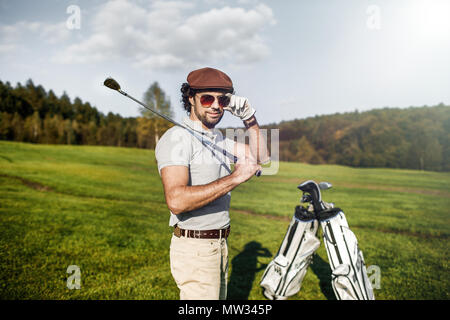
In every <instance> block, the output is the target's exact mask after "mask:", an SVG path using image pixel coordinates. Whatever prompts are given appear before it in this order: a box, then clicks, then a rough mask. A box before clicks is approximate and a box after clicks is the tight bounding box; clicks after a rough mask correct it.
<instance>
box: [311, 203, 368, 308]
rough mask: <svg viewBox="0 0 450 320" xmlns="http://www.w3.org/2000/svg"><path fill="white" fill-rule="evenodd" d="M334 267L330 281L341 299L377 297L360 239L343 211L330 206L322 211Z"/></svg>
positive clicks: (329, 252) (328, 248) (325, 234)
mask: <svg viewBox="0 0 450 320" xmlns="http://www.w3.org/2000/svg"><path fill="white" fill-rule="evenodd" d="M319 220H320V225H321V227H322V230H323V239H324V242H325V248H326V249H327V255H328V261H329V263H330V267H331V272H332V275H331V283H332V286H333V290H334V294H335V295H336V298H337V299H338V300H374V299H375V297H374V295H373V289H372V285H371V283H370V281H369V277H368V276H367V270H366V266H365V264H364V257H363V254H362V251H361V250H360V249H359V248H358V240H357V239H356V236H355V234H354V233H353V232H352V231H351V230H350V228H349V227H348V223H347V219H346V218H345V215H344V212H342V210H341V209H339V208H330V209H328V210H325V211H322V212H321V213H320V214H319Z"/></svg>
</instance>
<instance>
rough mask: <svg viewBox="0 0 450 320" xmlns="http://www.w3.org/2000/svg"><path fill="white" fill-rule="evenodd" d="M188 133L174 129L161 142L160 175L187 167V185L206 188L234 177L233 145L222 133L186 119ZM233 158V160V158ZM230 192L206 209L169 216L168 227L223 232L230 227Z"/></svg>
mask: <svg viewBox="0 0 450 320" xmlns="http://www.w3.org/2000/svg"><path fill="white" fill-rule="evenodd" d="M183 122H184V124H185V125H186V127H188V129H186V128H182V127H180V126H175V127H172V128H170V129H169V130H167V131H166V132H165V133H164V135H163V136H162V137H161V139H160V140H159V141H158V144H157V145H156V149H155V156H156V160H157V162H158V171H159V174H160V175H161V169H162V168H164V167H166V166H173V165H176V166H186V167H187V168H188V170H189V182H188V185H190V186H196V185H204V184H208V183H210V182H213V181H215V180H217V179H220V178H222V177H225V176H227V175H229V174H230V173H231V167H230V159H229V157H227V156H226V155H225V153H228V155H229V156H230V155H232V154H233V150H234V141H233V140H231V139H227V138H225V137H224V136H223V135H222V133H221V132H220V130H218V129H212V130H206V129H204V128H203V127H202V125H201V123H200V122H199V121H192V120H191V119H189V118H185V119H184V121H183ZM231 158H232V156H231ZM230 199H231V192H228V193H227V194H226V195H224V196H222V197H220V198H218V199H216V200H214V201H213V202H211V203H209V204H207V205H206V206H204V207H202V208H199V209H196V210H193V211H188V212H183V213H180V214H178V215H175V214H173V213H172V212H170V220H169V225H170V226H175V225H176V224H177V225H178V226H179V227H180V228H182V229H188V230H211V229H223V228H226V227H228V226H229V225H230V215H229V209H230Z"/></svg>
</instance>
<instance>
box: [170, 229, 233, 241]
mask: <svg viewBox="0 0 450 320" xmlns="http://www.w3.org/2000/svg"><path fill="white" fill-rule="evenodd" d="M173 234H174V235H175V236H176V237H178V238H179V237H186V238H195V239H219V238H227V237H228V235H229V234H230V227H228V228H226V229H215V230H186V229H181V228H179V227H178V226H175V229H174V230H173Z"/></svg>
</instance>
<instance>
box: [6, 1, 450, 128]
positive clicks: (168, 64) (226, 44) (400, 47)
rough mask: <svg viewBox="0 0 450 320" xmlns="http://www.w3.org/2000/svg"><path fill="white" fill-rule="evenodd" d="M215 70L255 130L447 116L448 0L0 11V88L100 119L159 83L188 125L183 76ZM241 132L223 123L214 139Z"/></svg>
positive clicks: (130, 4) (124, 110)
mask: <svg viewBox="0 0 450 320" xmlns="http://www.w3.org/2000/svg"><path fill="white" fill-rule="evenodd" d="M202 67H214V68H218V69H220V70H222V71H224V72H225V73H227V74H228V75H229V76H230V77H231V79H232V80H233V84H234V88H235V92H236V94H237V95H238V96H244V97H247V98H248V99H249V101H250V104H251V105H252V107H253V108H254V109H255V110H256V117H257V119H258V122H259V123H260V124H269V123H277V122H280V121H285V120H292V119H304V118H307V117H312V116H316V115H324V114H334V113H344V112H353V111H355V110H358V111H365V110H370V109H374V108H384V107H400V108H406V107H410V106H423V105H428V106H431V105H436V104H439V103H441V102H443V103H445V104H450V1H448V0H370V1H369V0H317V1H300V0H291V1H290V0H283V1H280V0H278V1H269V0H267V1H263V0H234V1H223V0H188V1H142V0H111V1H100V0H90V1H87V0H83V1H82V0H79V1H76V0H67V1H66V0H40V1H24V0H15V1H12V0H0V80H1V81H3V82H6V81H9V82H10V83H11V84H12V85H13V86H15V85H16V83H17V82H20V83H22V84H25V82H26V81H27V80H28V79H30V78H31V79H32V80H33V82H34V83H35V84H36V85H37V84H41V85H43V87H44V88H45V89H46V90H47V91H48V90H50V89H52V90H53V91H54V92H55V93H56V94H57V95H61V94H62V93H63V92H66V93H67V94H68V95H69V97H70V98H71V99H72V100H73V99H74V98H75V97H79V98H80V99H82V100H83V101H87V102H89V103H91V105H93V106H95V107H96V108H97V109H98V110H100V111H101V112H103V113H105V114H106V113H108V112H113V113H119V114H121V115H122V116H125V117H135V116H138V115H139V106H138V105H137V104H136V103H135V102H132V101H131V100H129V99H126V98H125V97H123V96H121V95H120V94H118V93H116V92H114V91H111V90H109V89H107V88H106V87H104V86H103V85H102V83H103V80H104V79H105V78H106V77H108V76H112V77H113V78H115V79H116V80H117V81H118V82H119V83H120V84H121V86H122V89H123V90H124V91H126V92H128V93H129V94H130V95H132V96H134V97H136V98H138V99H142V97H143V94H144V92H145V90H146V89H147V88H148V87H149V86H150V85H151V84H152V83H153V82H155V81H157V82H158V83H159V85H160V86H161V88H162V89H163V90H164V91H165V92H166V94H167V95H168V96H169V98H170V101H171V104H172V108H173V111H174V118H175V120H177V121H180V120H181V119H182V118H183V117H185V116H186V113H185V112H184V110H183V109H182V106H181V103H180V91H179V90H180V87H181V84H182V83H183V82H186V77H187V74H188V73H189V72H190V71H192V70H195V69H198V68H202ZM227 126H242V122H241V121H240V120H239V119H237V118H235V117H234V116H232V115H231V114H229V113H226V115H225V116H224V118H223V119H222V121H221V123H220V125H219V127H227Z"/></svg>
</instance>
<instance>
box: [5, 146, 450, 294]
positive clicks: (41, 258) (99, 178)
mask: <svg viewBox="0 0 450 320" xmlns="http://www.w3.org/2000/svg"><path fill="white" fill-rule="evenodd" d="M307 179H313V180H316V181H329V182H331V183H332V184H333V186H334V187H333V189H331V190H328V191H326V192H324V194H323V197H324V199H325V200H326V201H328V202H335V204H336V206H339V207H341V208H343V209H344V211H345V213H346V216H347V220H348V222H349V225H350V227H351V228H352V230H353V231H354V232H355V234H356V236H357V238H358V240H359V244H360V247H361V249H362V250H363V253H364V257H365V260H366V264H367V265H377V266H379V267H380V270H381V288H380V289H377V290H375V296H376V298H377V299H448V298H449V291H450V290H449V289H450V286H449V276H448V275H449V271H450V268H449V249H448V248H449V245H448V244H449V243H448V239H449V235H450V209H449V208H450V188H449V187H450V174H449V173H436V172H423V171H411V170H395V169H355V168H348V167H343V166H335V165H320V166H314V165H307V164H299V163H280V169H279V172H278V174H277V175H275V176H263V177H260V178H253V179H252V180H251V181H249V182H247V183H246V184H243V185H241V186H239V187H238V188H236V189H235V190H234V191H233V192H232V202H231V219H232V233H231V236H230V238H229V253H230V272H229V288H228V293H229V294H228V296H229V298H230V299H264V297H263V295H262V293H261V289H260V287H259V280H260V278H261V275H262V273H263V271H264V265H265V264H267V263H269V262H270V261H271V259H272V257H273V255H274V254H275V253H276V252H277V250H278V247H279V245H280V243H281V240H282V239H283V236H284V234H285V232H286V229H287V226H288V224H289V219H290V218H291V217H292V214H293V211H294V207H295V205H297V204H298V202H299V199H300V196H301V194H300V192H299V190H297V189H296V187H297V185H298V184H299V183H300V182H302V181H304V180H307ZM168 220H169V213H168V209H167V207H166V205H165V202H164V194H163V191H162V185H161V181H160V178H159V175H158V171H157V168H156V163H155V157H154V151H152V150H142V149H129V148H113V147H91V146H53V145H33V144H25V143H13V142H6V141H0V298H2V299H178V289H177V288H176V285H175V283H174V281H173V279H172V276H171V274H170V267H169V255H168V252H169V243H170V237H171V229H170V228H169V226H168ZM327 261H328V259H327V256H326V251H325V248H324V245H323V243H322V244H321V247H320V248H319V250H318V252H317V255H316V256H315V258H314V263H313V265H312V266H311V267H310V269H309V271H308V273H307V275H306V277H305V280H304V283H303V286H302V289H301V291H300V292H299V293H298V294H297V295H295V296H294V297H292V298H291V299H334V295H333V291H332V288H331V285H330V268H329V266H328V262H327ZM69 265H77V266H79V267H80V270H81V289H80V290H69V289H68V288H67V286H66V281H67V277H68V276H69V274H67V273H66V270H67V267H68V266H69Z"/></svg>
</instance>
